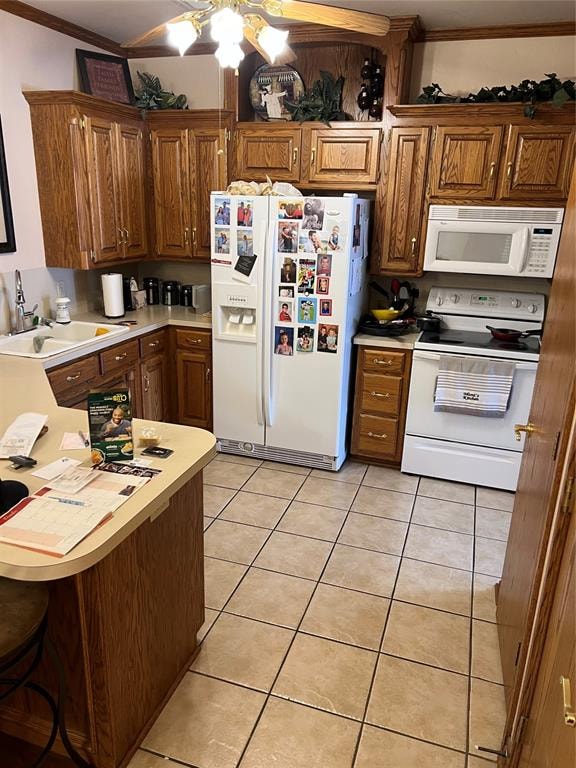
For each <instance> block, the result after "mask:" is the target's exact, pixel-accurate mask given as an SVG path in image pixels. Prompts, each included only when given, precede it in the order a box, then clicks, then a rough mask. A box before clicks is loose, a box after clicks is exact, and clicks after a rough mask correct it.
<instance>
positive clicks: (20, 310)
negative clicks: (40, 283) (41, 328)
mask: <svg viewBox="0 0 576 768" xmlns="http://www.w3.org/2000/svg"><path fill="white" fill-rule="evenodd" d="M15 277H16V313H15V317H16V323H15V325H14V331H15V332H16V333H22V331H23V330H24V313H25V311H26V310H25V308H24V305H25V304H26V299H25V298H24V289H23V287H22V278H21V276H20V270H19V269H17V270H16V272H15Z"/></svg>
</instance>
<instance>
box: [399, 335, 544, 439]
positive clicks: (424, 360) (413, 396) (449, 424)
mask: <svg viewBox="0 0 576 768" xmlns="http://www.w3.org/2000/svg"><path fill="white" fill-rule="evenodd" d="M456 356H457V355H455V357H456ZM488 359H495V358H488ZM439 361H440V355H439V354H437V353H435V352H426V351H423V350H414V356H413V361H412V374H411V376H410V394H409V398H408V413H407V416H406V434H407V435H414V436H418V437H428V438H433V439H434V438H435V439H437V440H446V441H450V442H458V443H465V444H468V445H476V446H485V447H488V448H500V449H504V450H509V451H518V452H521V451H522V448H523V446H524V436H522V440H521V441H520V442H519V441H517V440H516V439H515V437H514V424H526V423H527V422H528V415H529V413H530V404H531V402H532V392H533V390H534V379H535V377H536V367H537V365H538V364H537V363H535V362H517V363H516V370H515V372H514V381H513V384H512V392H511V395H510V402H509V406H508V410H507V411H506V414H505V416H504V418H502V419H494V418H487V417H486V418H485V417H482V416H469V415H468V414H458V413H445V412H442V411H440V412H437V411H435V410H434V393H435V390H436V380H437V378H438V364H439Z"/></svg>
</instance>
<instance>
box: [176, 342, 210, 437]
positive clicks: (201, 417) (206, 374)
mask: <svg viewBox="0 0 576 768" xmlns="http://www.w3.org/2000/svg"><path fill="white" fill-rule="evenodd" d="M175 345H176V380H177V402H178V419H177V420H178V423H179V424H186V425H187V426H190V427H201V428H202V429H211V427H212V354H211V335H210V333H209V332H206V331H196V330H193V329H190V330H184V329H177V331H176V333H175Z"/></svg>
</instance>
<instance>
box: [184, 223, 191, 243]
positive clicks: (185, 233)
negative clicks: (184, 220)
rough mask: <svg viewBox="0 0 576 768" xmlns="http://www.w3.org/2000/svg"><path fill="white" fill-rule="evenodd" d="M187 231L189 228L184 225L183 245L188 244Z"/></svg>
mask: <svg viewBox="0 0 576 768" xmlns="http://www.w3.org/2000/svg"><path fill="white" fill-rule="evenodd" d="M189 231H190V230H189V228H188V227H184V245H188V232H189Z"/></svg>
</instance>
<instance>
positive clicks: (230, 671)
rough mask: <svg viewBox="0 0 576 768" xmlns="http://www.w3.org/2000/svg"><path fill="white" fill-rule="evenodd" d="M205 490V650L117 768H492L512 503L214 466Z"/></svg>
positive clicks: (304, 472) (343, 476) (384, 478)
mask: <svg viewBox="0 0 576 768" xmlns="http://www.w3.org/2000/svg"><path fill="white" fill-rule="evenodd" d="M204 480H205V499H204V510H205V527H206V533H205V555H206V558H205V567H206V570H205V575H206V606H207V608H206V623H205V624H204V626H203V628H202V631H201V633H200V637H201V638H202V648H201V651H200V653H199V655H198V657H197V659H196V660H195V662H194V664H193V666H192V668H191V670H190V672H189V673H187V674H186V676H185V678H184V679H183V681H182V682H181V684H180V685H179V687H178V688H177V690H176V692H175V693H174V695H173V696H172V698H171V700H170V701H169V702H168V704H167V706H166V707H165V709H164V710H163V712H162V713H161V715H160V717H159V718H158V720H157V721H156V723H155V724H154V726H153V727H152V730H151V731H150V733H149V734H148V736H147V737H146V739H145V740H144V743H143V745H142V748H141V749H140V750H139V751H138V753H137V754H136V755H135V757H134V759H133V760H132V762H131V763H130V767H129V768H168V767H169V766H171V765H174V768H176V766H178V765H180V766H182V765H184V766H190V767H191V768H237V767H239V768H414V767H415V766H422V768H482V766H486V768H489V766H490V760H489V759H484V758H486V757H487V756H486V755H484V756H481V755H480V754H479V753H478V752H477V751H476V750H475V745H476V744H482V745H484V746H489V747H492V748H498V747H499V743H500V737H501V732H502V727H503V722H504V692H503V687H502V671H501V666H500V658H499V651H498V638H497V632H496V625H495V604H494V585H495V583H496V582H497V581H498V579H499V577H500V574H501V569H502V564H503V558H504V552H505V547H506V538H507V535H508V528H509V525H510V517H511V515H510V512H511V510H512V505H513V500H514V496H513V494H509V493H505V492H501V491H494V490H490V489H485V488H475V487H474V486H468V485H461V484H457V483H450V482H446V481H442V480H432V479H429V478H418V477H414V476H408V475H402V474H401V473H400V472H398V471H396V470H391V469H384V468H379V467H366V466H365V465H363V464H359V463H347V464H346V465H345V466H344V467H343V469H342V470H341V471H340V472H339V473H338V474H332V473H327V472H322V471H318V470H314V471H312V472H311V471H310V470H308V469H306V468H303V467H294V466H290V465H282V464H275V463H273V462H260V461H257V460H253V459H242V458H238V457H234V456H223V455H220V456H218V457H217V458H216V459H215V460H214V461H213V462H212V463H211V465H210V466H209V467H207V469H206V471H205V473H204Z"/></svg>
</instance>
